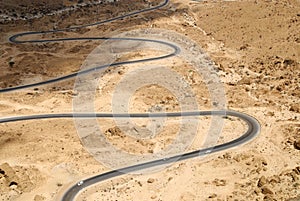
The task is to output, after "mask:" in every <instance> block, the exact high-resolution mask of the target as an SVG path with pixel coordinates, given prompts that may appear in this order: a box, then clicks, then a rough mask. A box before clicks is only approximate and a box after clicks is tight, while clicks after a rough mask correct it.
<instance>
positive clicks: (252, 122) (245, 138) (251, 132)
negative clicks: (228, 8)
mask: <svg viewBox="0 0 300 201" xmlns="http://www.w3.org/2000/svg"><path fill="white" fill-rule="evenodd" d="M168 3H169V0H164V2H162V3H161V4H159V5H158V6H155V7H152V8H148V9H144V10H141V11H136V12H132V13H129V14H126V15H123V16H119V17H115V18H112V19H108V20H105V21H101V22H97V23H92V24H87V25H82V26H75V27H70V28H66V29H60V30H51V31H37V32H26V33H19V34H16V35H14V36H11V37H10V38H9V40H10V42H12V43H44V42H60V41H79V40H136V41H144V42H149V43H160V44H163V45H166V46H169V47H171V48H172V49H173V52H170V53H168V54H166V55H162V56H159V57H153V58H148V59H141V60H133V61H125V62H119V63H113V64H110V65H104V66H99V67H96V68H93V69H88V70H85V71H81V72H78V73H73V74H70V75H66V76H62V77H59V78H54V79H51V80H47V81H43V82H39V83H33V84H29V85H22V86H16V87H11V88H5V89H0V93H5V92H11V91H15V90H21V89H25V88H30V87H36V86H41V85H45V84H49V83H54V82H59V81H62V80H66V79H70V78H74V77H76V76H80V75H82V74H87V73H90V72H92V71H95V70H99V69H103V68H107V67H109V66H120V65H123V64H133V63H139V62H147V61H152V60H160V59H165V58H168V57H172V56H175V55H177V54H179V53H180V48H179V47H177V46H175V45H174V44H171V43H167V42H164V41H159V40H150V39H137V38H135V39H134V38H105V37H88V38H87V37H85V38H59V39H46V40H20V39H19V38H20V37H22V36H32V35H37V34H44V33H56V32H63V31H68V30H72V29H78V28H84V27H89V26H94V25H101V24H104V23H108V22H112V21H115V20H119V19H123V18H126V17H130V16H133V15H137V14H140V13H144V12H148V11H153V10H156V9H159V8H161V7H163V6H165V5H167V4H168ZM213 115H217V116H234V117H238V118H240V119H242V120H243V121H244V122H246V123H247V125H248V130H247V131H246V132H245V133H244V134H243V135H241V136H240V137H239V138H237V139H234V140H232V141H230V142H227V143H224V144H220V145H216V146H214V147H209V148H205V149H200V150H197V151H192V152H188V153H184V154H180V155H176V156H172V157H169V158H162V159H158V160H154V161H150V162H146V163H142V164H137V165H133V166H130V167H125V168H122V169H118V170H113V171H110V172H106V173H103V174H100V175H97V176H93V177H90V178H87V179H84V180H82V181H80V182H78V183H76V184H75V185H73V186H71V187H70V188H69V189H68V190H67V191H66V192H65V193H64V194H63V195H62V197H61V200H62V201H69V200H74V199H75V197H76V196H77V195H78V194H79V192H80V191H82V190H83V189H85V188H87V187H89V186H91V185H94V184H96V183H98V182H101V181H104V180H107V179H111V178H113V177H117V176H120V175H123V174H125V173H130V172H134V171H137V170H143V169H147V168H151V167H155V166H160V165H165V164H170V163H173V162H176V161H182V160H186V159H190V158H195V157H199V156H204V155H208V154H211V153H215V152H219V151H223V150H226V149H229V148H232V147H236V146H239V145H241V144H244V143H246V142H249V141H250V140H252V139H253V138H254V137H256V136H257V135H258V134H259V132H260V124H259V122H258V121H257V120H256V119H255V118H253V117H251V116H249V115H247V114H243V113H239V112H236V111H194V112H179V113H154V114H153V113H151V114H149V113H135V114H110V113H97V114H89V113H86V114H83V113H77V114H76V113H68V114H40V115H31V116H18V117H6V118H1V119H0V123H9V122H17V121H28V120H41V119H53V118H95V117H97V118H128V117H130V118H149V117H150V116H151V117H166V116H167V117H180V116H213Z"/></svg>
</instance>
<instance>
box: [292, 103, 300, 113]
mask: <svg viewBox="0 0 300 201" xmlns="http://www.w3.org/2000/svg"><path fill="white" fill-rule="evenodd" d="M290 111H292V112H298V113H300V105H299V104H292V105H291V107H290Z"/></svg>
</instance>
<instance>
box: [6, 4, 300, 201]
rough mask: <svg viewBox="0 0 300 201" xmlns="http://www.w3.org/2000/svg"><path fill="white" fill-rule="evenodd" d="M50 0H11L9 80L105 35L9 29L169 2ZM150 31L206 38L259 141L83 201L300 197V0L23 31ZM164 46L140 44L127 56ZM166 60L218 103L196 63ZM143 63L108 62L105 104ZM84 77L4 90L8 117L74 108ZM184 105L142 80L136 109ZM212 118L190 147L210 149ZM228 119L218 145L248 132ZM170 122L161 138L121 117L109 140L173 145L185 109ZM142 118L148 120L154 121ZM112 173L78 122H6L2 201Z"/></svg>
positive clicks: (108, 187) (45, 194) (56, 65)
mask: <svg viewBox="0 0 300 201" xmlns="http://www.w3.org/2000/svg"><path fill="white" fill-rule="evenodd" d="M49 2H50V1H49ZM49 2H48V0H43V1H29V0H26V1H25V0H23V1H17V0H6V1H4V0H1V1H0V30H1V35H0V36H1V37H0V42H1V48H0V55H1V58H0V88H1V89H4V88H8V87H14V86H20V85H26V84H31V83H35V82H41V81H44V80H49V79H53V78H56V77H60V76H63V75H68V74H71V73H74V72H77V71H79V70H80V68H81V66H82V65H83V63H84V61H85V60H86V58H87V56H88V55H89V54H90V53H91V52H92V51H93V50H94V49H95V48H96V47H97V46H98V45H100V44H101V43H102V41H93V40H87V41H69V42H66V41H64V42H52V43H51V42H49V43H24V44H13V43H11V42H9V37H10V36H12V35H14V34H16V33H21V32H27V31H46V30H52V29H56V30H57V29H62V28H66V27H71V26H75V25H82V24H90V23H95V22H98V21H102V20H105V19H110V18H113V17H116V16H120V15H124V14H126V13H129V12H133V11H137V10H142V9H145V8H149V7H151V6H155V5H158V4H160V3H161V2H162V1H158V0H151V1H150V0H149V1H148V0H136V1H130V0H119V1H113V2H109V1H108V2H100V1H89V2H88V1H58V0H57V1H51V3H49ZM78 3H80V4H79V5H78ZM141 28H157V29H164V30H171V31H174V32H177V33H179V34H182V35H184V36H186V37H188V38H189V39H191V40H193V41H195V42H196V43H197V44H198V45H199V46H200V47H201V48H202V50H203V51H204V52H206V53H207V55H208V56H209V58H210V59H211V60H212V61H213V62H214V63H215V64H216V66H217V74H218V76H219V77H220V79H221V81H222V83H223V86H224V89H225V92H226V102H227V104H226V108H227V109H229V110H235V111H239V112H243V113H246V114H249V115H251V116H253V117H255V118H256V119H257V120H258V121H259V122H260V124H261V132H260V134H259V135H258V136H257V137H256V138H255V139H254V140H253V141H251V142H250V143H247V144H245V145H242V146H238V147H236V148H233V149H229V150H226V151H223V152H218V153H215V154H211V155H209V156H207V157H204V158H194V159H191V160H186V161H181V162H177V163H174V164H172V165H171V166H169V167H167V168H165V169H161V170H157V171H150V172H146V173H144V174H128V175H124V176H121V177H117V178H115V179H112V180H108V181H105V182H102V183H99V184H97V185H95V186H93V187H91V188H88V189H86V190H84V191H83V192H82V193H80V194H79V196H78V197H77V200H88V201H90V200H100V201H102V200H107V201H123V200H133V201H146V200H147V201H148V200H153V201H169V200H174V201H202V200H203V201H208V200H209V201H223V200H226V201H240V200H244V201H248V200H251V201H252V200H257V201H262V200H263V201H299V200H300V121H299V120H300V31H299V30H300V1H299V0H236V1H225V0H215V1H210V0H207V1H204V0H203V1H202V0H198V1H196V0H195V1H191V0H170V3H169V4H168V5H167V6H165V7H163V8H160V9H159V10H155V11H150V12H146V13H142V14H139V15H136V16H132V17H128V18H125V19H122V20H117V21H114V22H110V23H106V24H102V25H96V26H91V27H85V28H81V29H73V30H68V31H65V32H56V33H50V34H39V35H35V36H25V37H23V38H25V39H28V40H29V39H30V40H32V39H54V38H71V37H111V36H115V35H118V34H120V33H122V32H126V31H130V30H136V29H141ZM23 38H22V39H23ZM156 54H158V53H157V52H149V51H148V52H143V51H140V52H135V53H132V54H128V55H126V56H125V57H124V58H121V59H122V60H128V59H129V60H132V59H136V58H143V57H145V55H156ZM170 61H171V62H172V63H170ZM158 62H159V63H160V64H166V65H169V66H170V67H171V68H172V69H173V70H174V71H176V72H177V73H178V74H179V75H180V76H181V77H182V78H183V79H184V80H185V81H186V82H187V83H188V84H189V85H190V86H191V88H192V89H193V91H194V92H195V94H196V95H195V99H196V100H197V103H198V104H199V105H201V107H200V109H201V110H208V109H211V102H210V97H209V94H208V93H207V89H206V87H205V83H204V81H203V80H202V78H201V76H199V75H198V74H197V73H196V72H195V71H194V70H193V68H192V66H190V65H188V64H186V63H185V62H183V61H181V60H176V59H175V58H174V60H172V58H169V59H166V60H162V61H158ZM137 67H138V66H135V65H134V66H126V65H125V66H122V67H120V68H109V69H107V70H106V71H105V73H104V74H103V76H102V77H101V80H100V82H99V87H98V88H97V96H96V101H95V108H96V110H97V112H103V113H111V112H112V105H111V100H112V94H113V92H114V88H115V86H116V85H117V83H118V82H119V81H120V80H122V78H123V76H125V75H126V73H127V72H129V71H131V70H132V69H135V68H137ZM74 83H75V79H69V80H66V81H61V82H57V83H52V84H48V85H44V86H38V87H32V88H27V89H23V90H18V91H12V92H7V93H5V92H4V93H0V116H1V118H5V117H11V116H22V115H33V114H47V113H71V112H72V111H73V109H74V108H73V99H74V98H75V97H77V96H78V91H76V90H74ZM179 106H180V105H179V100H178V99H176V97H175V96H174V94H172V93H171V92H170V91H168V90H166V89H164V88H162V87H160V86H157V85H155V84H153V85H149V86H145V87H141V88H140V89H138V90H137V91H136V93H135V94H134V96H133V97H132V98H131V102H130V105H129V107H130V112H158V111H161V110H163V111H167V112H176V111H179V110H180V107H179ZM210 120H211V119H210V118H208V117H207V118H203V119H201V125H200V126H199V130H198V133H197V136H196V137H195V139H193V140H192V143H191V146H190V148H189V150H196V149H199V148H200V147H199V146H201V142H202V141H201V140H202V138H201V134H202V133H203V132H207V130H208V127H209V122H210ZM224 121H225V126H224V128H223V132H222V134H221V135H220V137H219V141H218V142H219V143H224V142H226V141H229V140H231V139H234V138H237V137H238V136H240V135H241V134H242V133H243V132H244V131H245V129H246V126H245V125H244V124H243V123H242V122H241V121H240V120H238V119H237V118H226V119H224ZM166 122H167V124H166V125H165V128H164V129H162V131H161V132H160V133H159V135H157V138H151V139H150V140H136V139H135V138H133V137H132V136H126V132H125V131H126V129H127V131H128V132H129V133H132V130H135V131H136V132H140V131H139V130H136V129H135V128H119V127H117V125H115V123H114V122H113V121H112V120H111V119H99V124H102V129H103V130H102V131H103V133H104V134H105V136H106V139H107V140H108V141H109V142H111V143H112V144H113V145H114V146H116V147H118V148H119V149H121V150H124V151H125V152H128V153H133V154H144V153H148V154H152V153H156V152H157V151H158V150H161V149H164V148H165V147H166V146H167V145H168V144H169V143H170V142H172V140H173V139H174V135H175V134H176V131H177V130H178V127H179V126H178V122H176V119H174V118H173V119H172V118H171V119H169V120H166ZM135 123H136V124H138V125H141V127H143V125H146V124H147V120H139V119H138V120H135ZM141 132H143V131H141ZM174 133H175V134H174ZM109 170H110V169H109V168H108V167H106V166H105V165H102V164H101V163H100V162H99V161H97V160H96V159H95V158H94V157H93V156H91V154H90V153H89V152H88V151H87V149H86V148H85V147H84V146H83V144H82V141H81V140H80V137H79V136H78V134H77V130H76V126H75V124H74V120H73V119H45V120H32V121H21V122H11V123H4V124H0V200H3V201H7V200H17V201H24V200H34V201H44V200H47V201H48V200H56V199H58V198H59V197H60V196H61V194H62V193H63V192H64V190H66V189H67V188H68V187H69V185H70V184H72V183H75V182H78V181H80V180H81V179H83V178H87V177H89V176H91V175H96V174H100V173H104V172H107V171H109Z"/></svg>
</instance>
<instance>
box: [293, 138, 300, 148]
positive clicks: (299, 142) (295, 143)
mask: <svg viewBox="0 0 300 201" xmlns="http://www.w3.org/2000/svg"><path fill="white" fill-rule="evenodd" d="M294 147H295V149H297V150H300V140H296V141H295V142H294Z"/></svg>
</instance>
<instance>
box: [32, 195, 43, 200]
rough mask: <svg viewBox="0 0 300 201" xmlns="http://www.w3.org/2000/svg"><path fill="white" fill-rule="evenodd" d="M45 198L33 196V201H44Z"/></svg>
mask: <svg viewBox="0 0 300 201" xmlns="http://www.w3.org/2000/svg"><path fill="white" fill-rule="evenodd" d="M44 200H46V198H45V197H44V196H42V195H36V196H34V201H44Z"/></svg>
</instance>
